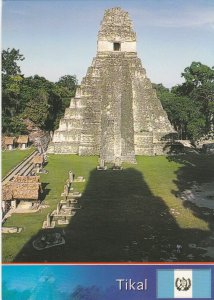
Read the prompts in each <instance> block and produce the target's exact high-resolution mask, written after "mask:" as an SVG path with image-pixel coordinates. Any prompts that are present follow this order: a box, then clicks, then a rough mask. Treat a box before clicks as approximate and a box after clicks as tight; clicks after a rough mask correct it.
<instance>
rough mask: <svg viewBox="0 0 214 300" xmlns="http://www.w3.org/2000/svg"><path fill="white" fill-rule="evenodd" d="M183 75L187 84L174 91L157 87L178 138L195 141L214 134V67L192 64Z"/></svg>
mask: <svg viewBox="0 0 214 300" xmlns="http://www.w3.org/2000/svg"><path fill="white" fill-rule="evenodd" d="M181 76H182V77H183V78H184V79H185V82H184V83H183V84H181V85H177V86H174V87H173V88H172V89H171V90H169V89H166V88H165V87H164V86H163V85H162V84H159V85H157V84H155V85H154V87H155V89H156V90H157V94H158V96H159V98H160V100H161V102H162V105H163V107H164V109H165V110H166V112H167V114H168V117H169V120H170V121H171V123H172V124H173V125H174V127H175V129H176V130H177V132H178V134H179V138H180V139H192V140H196V139H198V138H200V137H201V136H203V135H206V134H208V133H209V132H211V131H213V127H214V118H213V116H214V68H213V67H212V68H210V67H208V66H206V65H203V64H202V63H200V62H192V64H191V65H190V66H189V67H187V68H185V69H184V72H183V73H182V74H181Z"/></svg>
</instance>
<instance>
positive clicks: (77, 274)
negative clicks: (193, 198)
mask: <svg viewBox="0 0 214 300" xmlns="http://www.w3.org/2000/svg"><path fill="white" fill-rule="evenodd" d="M2 278H3V281H2V299H3V300H18V299H21V300H41V299H42V300H116V299H119V300H120V299H121V300H128V299H129V300H132V299H133V300H143V299H145V300H155V299H174V298H178V299H190V298H194V299H214V265H213V264H209V265H208V264H204V265H203V264H200V265H198V264H197V265H190V264H188V265H180V264H178V265H175V264H173V265H169V264H164V265H140V264H139V265H131V264H130V265H3V267H2Z"/></svg>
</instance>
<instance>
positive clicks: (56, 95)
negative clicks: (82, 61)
mask: <svg viewBox="0 0 214 300" xmlns="http://www.w3.org/2000/svg"><path fill="white" fill-rule="evenodd" d="M23 59H24V56H23V55H22V54H21V53H20V51H19V50H16V49H12V50H10V49H7V50H3V51H2V131H3V133H5V134H10V135H18V134H24V133H27V129H26V125H25V122H24V120H25V119H30V120H31V121H33V122H34V123H35V125H36V126H38V127H39V128H41V129H44V130H48V131H52V130H54V129H56V128H57V127H58V123H59V120H60V117H61V116H62V115H63V113H64V110H65V108H66V107H67V106H68V105H69V102H70V99H71V97H73V96H74V95H75V90H76V85H77V79H76V76H75V75H65V76H62V77H61V78H60V79H59V81H58V82H55V83H54V82H51V81H49V80H47V79H46V78H44V77H42V76H39V75H35V76H30V77H25V76H24V75H22V74H21V68H20V66H19V64H18V63H19V62H20V61H22V60H23Z"/></svg>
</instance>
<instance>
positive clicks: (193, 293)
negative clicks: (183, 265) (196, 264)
mask: <svg viewBox="0 0 214 300" xmlns="http://www.w3.org/2000/svg"><path fill="white" fill-rule="evenodd" d="M157 298H187V299H188V298H202V299H211V269H189V270H186V269H175V270H173V269H164V270H163V269H162V270H157Z"/></svg>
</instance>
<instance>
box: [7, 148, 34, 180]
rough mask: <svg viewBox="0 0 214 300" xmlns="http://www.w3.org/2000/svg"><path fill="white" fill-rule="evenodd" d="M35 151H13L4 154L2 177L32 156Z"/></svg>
mask: <svg viewBox="0 0 214 300" xmlns="http://www.w3.org/2000/svg"><path fill="white" fill-rule="evenodd" d="M34 150H35V149H34V148H30V149H26V150H19V149H16V150H12V151H9V150H7V151H4V152H2V177H4V176H5V175H6V174H7V173H8V172H9V171H10V170H11V169H13V168H14V167H15V166H16V165H18V164H19V163H20V162H21V161H22V160H23V159H24V158H25V157H27V156H28V155H30V153H32V152H33V151H34Z"/></svg>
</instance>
